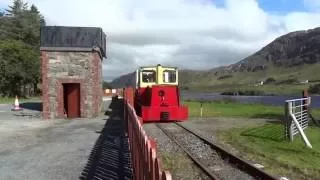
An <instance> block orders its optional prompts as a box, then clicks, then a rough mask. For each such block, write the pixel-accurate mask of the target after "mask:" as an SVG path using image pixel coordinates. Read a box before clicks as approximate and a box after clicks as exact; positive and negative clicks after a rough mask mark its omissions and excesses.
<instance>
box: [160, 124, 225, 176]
mask: <svg viewBox="0 0 320 180" xmlns="http://www.w3.org/2000/svg"><path fill="white" fill-rule="evenodd" d="M156 126H157V127H158V128H159V129H160V130H161V131H162V132H163V133H164V134H165V135H166V136H168V137H169V138H170V139H171V140H172V141H174V143H176V144H177V145H178V146H179V147H180V148H181V149H182V150H183V151H184V152H185V153H186V154H187V155H188V156H189V157H190V159H191V160H192V161H193V162H194V163H195V164H196V165H197V166H198V167H199V168H200V169H201V170H203V171H204V172H205V173H206V174H207V175H208V176H209V177H210V178H211V179H215V180H218V179H219V178H218V176H217V175H215V174H214V173H212V171H211V170H210V169H209V168H208V167H207V166H206V165H204V164H203V163H201V162H200V161H199V160H198V159H196V158H195V157H194V156H193V155H192V154H191V153H190V152H189V151H188V150H187V149H186V148H185V147H183V145H181V144H180V143H179V141H177V140H176V138H174V136H173V135H172V134H171V133H169V132H168V131H167V130H166V129H165V128H163V127H162V126H161V125H160V124H156Z"/></svg>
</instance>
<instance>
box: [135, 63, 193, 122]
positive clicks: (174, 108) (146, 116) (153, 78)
mask: <svg viewBox="0 0 320 180" xmlns="http://www.w3.org/2000/svg"><path fill="white" fill-rule="evenodd" d="M135 109H136V112H137V115H138V116H140V117H141V118H142V120H143V122H152V121H184V120H186V119H187V118H188V109H187V107H185V106H182V105H180V92H179V87H178V69H177V68H176V67H163V66H161V65H157V66H155V67H151V66H149V67H140V68H139V69H138V70H137V72H136V92H135Z"/></svg>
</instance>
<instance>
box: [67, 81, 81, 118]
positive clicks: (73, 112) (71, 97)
mask: <svg viewBox="0 0 320 180" xmlns="http://www.w3.org/2000/svg"><path fill="white" fill-rule="evenodd" d="M67 102H68V117H69V118H77V117H80V84H68V85H67Z"/></svg>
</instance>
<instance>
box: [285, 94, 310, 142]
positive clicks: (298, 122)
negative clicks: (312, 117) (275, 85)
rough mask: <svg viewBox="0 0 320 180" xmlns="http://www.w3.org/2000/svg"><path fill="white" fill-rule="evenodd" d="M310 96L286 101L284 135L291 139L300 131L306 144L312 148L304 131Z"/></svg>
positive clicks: (306, 126)
mask: <svg viewBox="0 0 320 180" xmlns="http://www.w3.org/2000/svg"><path fill="white" fill-rule="evenodd" d="M310 103H311V98H310V97H307V98H300V99H292V100H287V101H286V126H285V127H286V137H288V138H289V139H290V140H291V141H293V137H294V136H295V135H296V134H298V133H300V135H301V136H302V138H303V141H304V142H305V144H306V146H308V147H309V148H312V146H311V144H310V142H309V140H308V138H307V136H306V135H305V133H304V131H303V130H305V129H307V128H308V124H309V114H308V107H309V105H310Z"/></svg>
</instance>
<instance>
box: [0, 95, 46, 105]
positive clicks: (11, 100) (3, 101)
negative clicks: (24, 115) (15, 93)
mask: <svg viewBox="0 0 320 180" xmlns="http://www.w3.org/2000/svg"><path fill="white" fill-rule="evenodd" d="M14 100H15V97H0V104H14ZM18 100H19V103H23V102H30V101H34V100H40V97H31V98H19V99H18Z"/></svg>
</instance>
